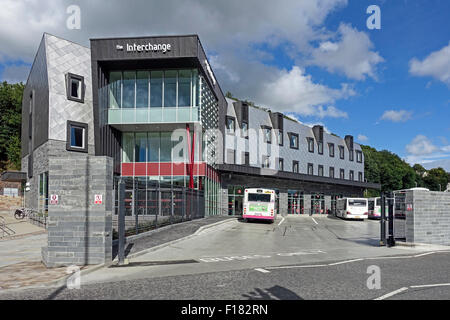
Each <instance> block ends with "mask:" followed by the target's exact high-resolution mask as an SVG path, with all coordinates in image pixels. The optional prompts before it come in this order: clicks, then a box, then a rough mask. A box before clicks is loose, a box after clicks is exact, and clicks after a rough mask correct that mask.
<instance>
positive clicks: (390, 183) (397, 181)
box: [361, 145, 416, 196]
mask: <svg viewBox="0 0 450 320" xmlns="http://www.w3.org/2000/svg"><path fill="white" fill-rule="evenodd" d="M361 148H362V150H363V153H364V171H365V176H366V179H367V181H368V182H374V183H380V184H381V191H391V190H400V189H408V188H412V187H414V186H415V179H416V174H415V172H414V169H413V168H411V166H410V165H409V164H408V163H406V162H405V161H403V160H402V159H400V157H399V156H398V155H396V154H394V153H392V152H390V151H387V150H382V151H377V150H376V149H375V148H372V147H369V146H364V145H362V146H361ZM378 194H379V192H377V191H375V190H372V191H370V190H369V192H368V193H367V195H368V196H375V195H378Z"/></svg>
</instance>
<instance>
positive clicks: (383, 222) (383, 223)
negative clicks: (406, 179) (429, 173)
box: [380, 192, 386, 246]
mask: <svg viewBox="0 0 450 320" xmlns="http://www.w3.org/2000/svg"><path fill="white" fill-rule="evenodd" d="M380 201H381V217H380V246H385V245H386V195H385V193H384V192H382V193H381V197H380Z"/></svg>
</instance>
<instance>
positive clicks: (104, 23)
mask: <svg viewBox="0 0 450 320" xmlns="http://www.w3.org/2000/svg"><path fill="white" fill-rule="evenodd" d="M2 3H3V7H4V8H6V9H3V10H2V13H1V14H0V78H1V79H2V80H8V81H12V82H15V81H25V80H26V77H27V74H28V72H29V68H30V66H31V63H32V60H33V57H34V54H35V52H36V50H37V47H38V45H39V41H40V39H41V37H42V33H43V32H49V33H52V34H54V35H57V36H61V37H63V38H66V39H69V40H72V41H75V42H78V43H80V44H83V45H86V46H89V38H91V37H105V36H128V35H152V34H186V33H197V34H199V36H200V38H201V41H202V44H203V46H204V47H205V48H206V50H207V53H208V56H209V59H210V62H211V65H212V67H213V69H214V72H215V73H216V77H217V79H218V81H219V83H220V85H221V87H222V89H223V91H224V92H226V91H231V92H232V93H233V94H234V95H235V96H237V97H238V98H242V99H248V100H252V101H255V102H256V103H257V104H259V105H263V106H266V107H269V108H271V109H273V110H278V111H282V112H284V113H286V114H289V115H292V116H295V117H296V118H297V119H299V121H301V122H303V123H306V124H314V123H321V124H323V125H324V126H325V127H326V128H327V129H328V130H329V131H331V132H333V133H336V134H338V135H340V136H344V135H346V134H352V135H354V136H355V138H356V141H358V142H360V143H363V144H368V145H370V146H373V147H375V148H377V149H388V150H390V151H393V152H395V153H397V154H398V155H399V156H401V157H402V158H404V159H406V160H407V161H408V162H410V163H416V162H417V163H427V162H433V161H436V160H442V159H444V162H442V163H440V164H441V165H444V166H445V167H446V169H447V170H448V171H450V121H449V119H450V91H449V90H450V22H449V21H448V13H449V12H450V1H447V0H431V1H424V0H416V1H406V0H395V1H394V0H390V1H380V0H370V1H369V0H320V1H319V0H317V1H315V0H310V1H307V0H305V1H298V0H281V1H278V2H276V3H272V2H261V1H257V0H246V1H238V0H230V1H207V2H205V1H200V0H190V1H182V2H181V1H175V0H168V1H164V2H161V1H144V0H136V1H134V2H132V3H128V2H126V1H108V6H106V7H105V6H104V4H105V1H95V2H92V1H87V0H80V1H77V4H78V5H79V7H80V12H81V29H79V30H69V29H68V28H67V27H66V20H67V18H68V16H69V14H68V13H67V12H66V10H67V8H68V6H69V5H71V4H72V3H73V1H68V0H67V1H66V0H62V1H59V2H56V3H55V2H53V1H51V0H41V1H37V0H30V1H28V2H25V1H16V0H2ZM369 5H378V6H379V7H380V10H381V29H380V30H369V29H368V28H367V26H366V20H367V18H368V17H369V14H367V13H366V9H367V7H368V6H369ZM104 10H106V12H105V11H104ZM19 23H20V25H19ZM426 166H433V163H431V164H427V165H426Z"/></svg>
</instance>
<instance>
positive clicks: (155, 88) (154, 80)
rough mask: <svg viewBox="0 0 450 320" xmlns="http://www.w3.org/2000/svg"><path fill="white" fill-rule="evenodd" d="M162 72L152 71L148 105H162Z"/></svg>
mask: <svg viewBox="0 0 450 320" xmlns="http://www.w3.org/2000/svg"><path fill="white" fill-rule="evenodd" d="M162 81H163V72H162V71H152V72H151V78H150V106H151V107H162V87H163V83H162Z"/></svg>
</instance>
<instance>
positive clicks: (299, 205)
mask: <svg viewBox="0 0 450 320" xmlns="http://www.w3.org/2000/svg"><path fill="white" fill-rule="evenodd" d="M288 214H303V192H301V191H298V190H288Z"/></svg>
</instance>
